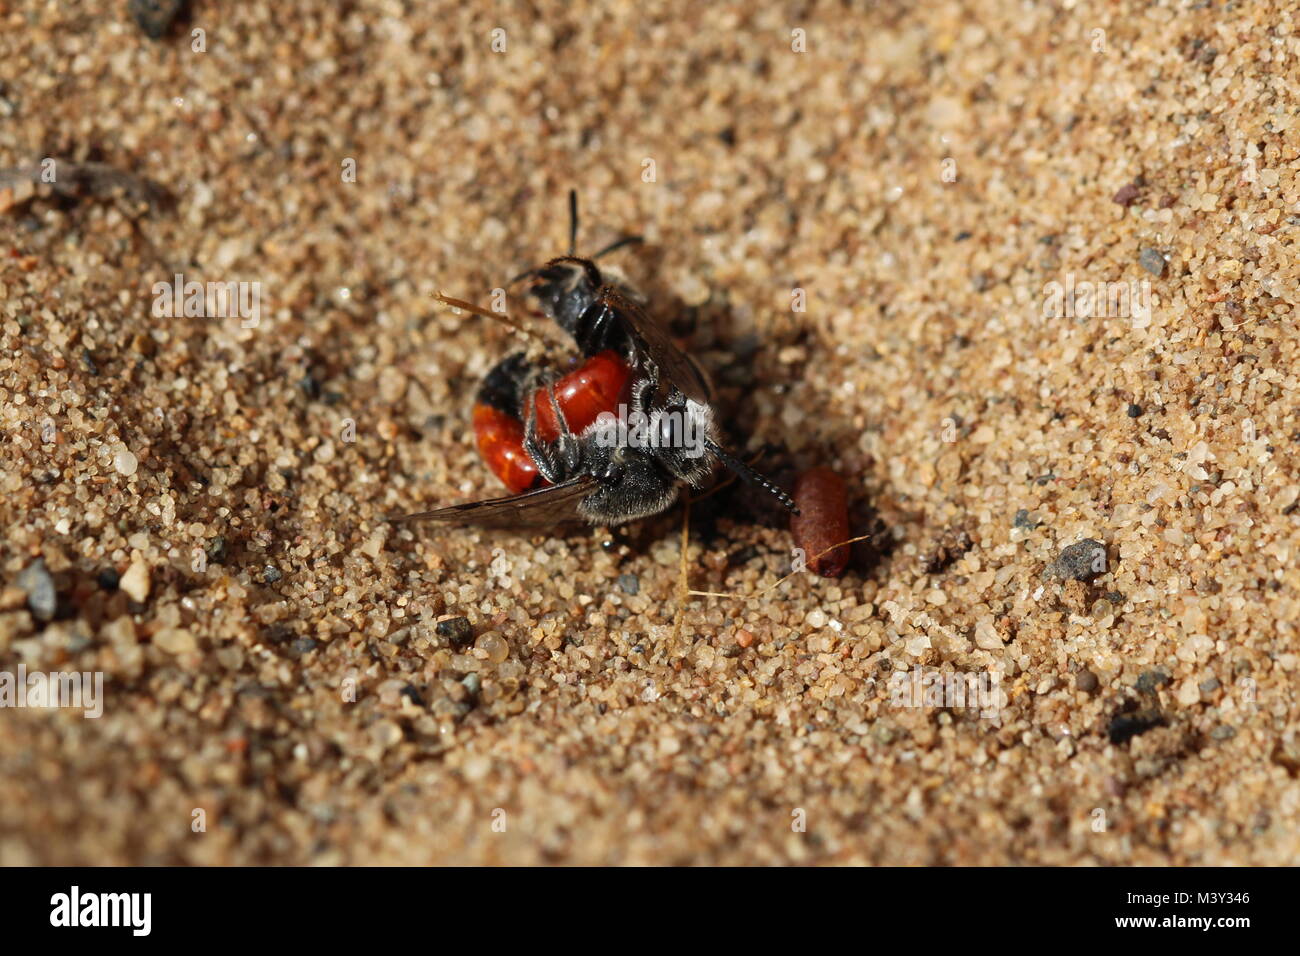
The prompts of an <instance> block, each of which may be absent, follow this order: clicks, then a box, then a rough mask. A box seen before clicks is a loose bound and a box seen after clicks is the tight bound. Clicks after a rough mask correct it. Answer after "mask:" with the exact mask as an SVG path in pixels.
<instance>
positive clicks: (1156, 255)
mask: <svg viewBox="0 0 1300 956" xmlns="http://www.w3.org/2000/svg"><path fill="white" fill-rule="evenodd" d="M1138 264H1139V265H1141V266H1142V268H1143V269H1146V270H1147V272H1149V273H1151V274H1152V275H1153V276H1155V277H1156V278H1157V279H1159V278H1160V277H1161V276H1162V275H1164V274H1165V257H1164V256H1162V255H1161V254H1160V252H1159V250H1157V249H1152V248H1150V247H1147V248H1146V249H1143V250H1142V251H1141V252H1139V253H1138Z"/></svg>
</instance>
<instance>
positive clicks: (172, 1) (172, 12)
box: [126, 0, 184, 40]
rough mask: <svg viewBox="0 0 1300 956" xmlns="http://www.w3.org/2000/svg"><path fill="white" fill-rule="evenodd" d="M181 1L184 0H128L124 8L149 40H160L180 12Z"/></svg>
mask: <svg viewBox="0 0 1300 956" xmlns="http://www.w3.org/2000/svg"><path fill="white" fill-rule="evenodd" d="M183 2H184V0H128V3H127V5H126V8H127V10H128V11H129V12H130V14H131V19H133V20H135V22H136V25H137V26H138V27H139V28H140V29H141V30H143V31H144V33H145V36H147V37H149V39H151V40H160V39H162V38H163V36H165V35H166V33H167V31H168V29H169V28H170V27H171V25H172V21H173V20H175V19H176V15H177V14H179V13H180V12H181V6H182V5H183Z"/></svg>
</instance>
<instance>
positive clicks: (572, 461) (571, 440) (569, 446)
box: [546, 384, 582, 475]
mask: <svg viewBox="0 0 1300 956" xmlns="http://www.w3.org/2000/svg"><path fill="white" fill-rule="evenodd" d="M546 397H547V398H548V399H549V400H550V402H551V411H552V412H553V413H554V414H555V421H556V422H557V423H558V424H559V426H560V437H559V438H558V439H556V445H558V446H559V453H560V457H561V458H562V459H563V460H564V464H565V467H566V468H568V470H569V474H571V475H572V474H575V473H576V472H577V470H578V465H579V464H581V463H582V449H581V448H580V447H579V445H578V439H577V437H576V436H575V435H574V434H573V430H572V429H571V428H569V421H568V419H566V418H565V417H564V412H563V411H562V410H561V408H560V403H559V401H558V400H557V399H556V397H555V386H554V385H553V384H547V386H546Z"/></svg>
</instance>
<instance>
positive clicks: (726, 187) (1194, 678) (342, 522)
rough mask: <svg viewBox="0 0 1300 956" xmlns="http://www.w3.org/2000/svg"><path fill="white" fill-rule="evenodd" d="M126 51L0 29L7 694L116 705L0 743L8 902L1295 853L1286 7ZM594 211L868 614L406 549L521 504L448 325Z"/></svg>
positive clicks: (770, 558)
mask: <svg viewBox="0 0 1300 956" xmlns="http://www.w3.org/2000/svg"><path fill="white" fill-rule="evenodd" d="M104 7H105V5H101V4H88V3H68V4H36V3H31V2H22V0H19V2H16V3H15V2H13V0H9V2H0V167H7V168H10V169H19V170H21V172H19V173H12V174H9V175H8V176H7V177H6V178H3V179H0V345H2V346H3V348H0V415H2V416H3V421H2V422H0V425H2V426H3V427H0V445H3V456H2V457H0V494H2V504H0V509H2V510H0V516H2V519H3V527H4V535H3V542H2V543H0V670H2V671H5V672H16V671H17V669H18V667H19V666H20V665H21V666H22V667H24V668H25V669H26V670H27V671H28V672H33V671H42V672H49V671H59V672H73V671H75V672H88V673H92V674H93V673H94V672H99V673H101V674H102V675H103V694H104V697H103V714H102V716H100V717H98V718H94V719H87V718H85V717H83V715H82V712H81V711H80V710H77V709H75V708H62V709H58V710H47V709H39V708H13V709H4V710H0V863H3V864H28V863H38V864H46V863H62V864H68V863H131V864H146V863H149V864H153V863H188V864H248V863H312V864H380V863H449V864H487V863H512V864H541V863H565V864H592V863H610V864H625V863H655V864H667V863H690V864H717V863H728V864H738V863H739V864H768V863H839V864H853V863H887V864H1005V863H1038V864H1223V863H1253V864H1281V863H1293V862H1295V861H1296V859H1297V854H1298V851H1300V837H1298V836H1297V824H1298V823H1300V781H1297V779H1296V775H1297V772H1298V771H1300V739H1298V738H1297V720H1298V713H1300V712H1298V709H1297V677H1298V672H1300V656H1298V653H1297V652H1298V650H1300V644H1298V642H1297V632H1296V624H1297V619H1298V617H1300V606H1298V605H1297V598H1296V593H1297V586H1300V572H1297V570H1296V560H1297V555H1298V554H1300V551H1298V549H1300V511H1298V510H1297V504H1298V503H1300V478H1298V476H1297V458H1296V456H1295V454H1294V451H1293V447H1294V443H1295V440H1296V438H1297V435H1298V434H1300V421H1297V389H1298V388H1300V378H1298V377H1297V358H1298V350H1297V336H1296V335H1295V332H1294V310H1295V307H1296V303H1297V301H1298V300H1300V288H1298V287H1297V282H1296V280H1297V274H1298V271H1300V267H1297V265H1296V254H1295V246H1296V241H1297V236H1298V235H1300V233H1298V231H1297V230H1298V228H1300V216H1298V215H1297V209H1298V207H1297V202H1298V201H1300V178H1298V176H1297V171H1298V170H1300V155H1298V152H1297V145H1296V144H1297V132H1296V123H1297V115H1300V92H1298V87H1297V82H1298V81H1300V65H1298V64H1297V55H1300V37H1297V34H1296V24H1295V16H1294V10H1293V8H1292V7H1291V6H1290V5H1288V4H1284V3H1266V2H1246V3H1234V4H1229V5H1225V4H1222V3H1200V4H1177V3H1171V2H1157V3H1145V2H1143V3H1137V2H1129V0H1121V2H1116V3H1105V4H1103V3H1084V2H1079V3H1065V4H1062V5H1060V6H1058V7H1056V8H1055V9H1053V8H1049V6H1048V5H1045V4H1043V5H1029V4H1021V3H1012V2H1008V0H972V2H967V3H955V2H946V0H940V2H936V3H933V4H923V5H917V6H916V8H915V9H911V10H909V9H908V8H907V7H905V6H903V5H896V4H882V5H878V6H876V5H872V8H871V9H870V10H869V11H866V12H862V11H853V10H849V9H848V8H847V7H846V5H841V4H826V5H810V6H807V7H801V8H791V9H790V10H785V11H783V10H779V9H775V8H774V9H768V10H766V11H763V12H746V11H745V10H743V9H742V8H741V7H740V6H737V7H734V8H728V7H724V6H713V5H702V4H666V5H657V4H631V3H619V4H592V5H587V4H577V5H570V4H560V3H555V2H551V0H541V2H538V3H535V4H529V5H526V6H514V7H510V8H501V9H499V10H497V11H495V12H490V11H489V10H488V9H487V8H481V7H480V5H476V4H450V3H442V2H435V3H421V4H398V3H392V2H362V3H357V4H345V5H334V4H318V3H308V2H302V0H289V2H285V3H277V4H269V3H262V2H257V3H241V4H235V5H217V4H214V3H210V2H206V0H200V2H197V3H195V4H194V5H193V9H192V11H191V13H190V14H189V18H188V20H187V21H181V22H178V23H177V24H174V25H173V27H172V28H171V30H170V32H168V33H166V34H165V35H164V36H163V37H162V38H161V39H158V40H152V39H150V38H148V37H147V36H146V35H145V34H144V33H143V32H142V31H141V30H140V29H139V27H138V26H137V25H136V24H135V23H133V22H132V21H131V20H130V19H129V17H128V15H127V12H126V4H125V3H123V2H115V3H112V4H108V5H107V9H106V10H105V9H104ZM195 29H200V30H202V31H204V32H203V34H202V35H201V39H202V44H201V45H202V46H203V50H202V52H196V50H195V47H196V46H197V45H199V44H198V42H197V40H196V39H195V35H194V34H193V33H191V31H192V30H195ZM498 30H499V31H504V32H501V33H498V32H494V31H498ZM795 31H801V32H795ZM797 50H802V52H796V51H797ZM45 159H53V160H54V161H55V162H54V169H55V182H54V183H49V182H41V181H40V175H41V170H42V168H43V167H42V161H43V160H45ZM77 164H82V165H80V166H79V165H77ZM86 164H102V167H101V166H93V165H91V166H87V165H86ZM60 170H61V171H62V174H61V177H60V173H59V171H60ZM87 170H89V172H87ZM105 170H109V171H116V173H115V175H114V176H106V175H105ZM353 173H355V175H352V174H353ZM570 188H574V189H576V190H577V191H578V195H579V199H580V203H581V208H582V223H581V234H580V237H579V248H580V250H587V251H592V250H594V249H596V248H599V247H600V246H601V245H604V244H605V243H607V242H609V241H612V240H613V239H615V238H617V237H618V236H620V235H622V234H626V233H629V232H639V233H643V234H644V235H645V236H646V237H647V240H648V242H647V245H646V247H645V248H643V249H632V248H629V249H625V250H621V251H619V252H618V253H615V254H614V255H612V256H610V257H609V260H608V262H609V264H610V265H611V266H617V267H620V268H621V269H623V270H624V271H625V273H626V274H627V275H628V276H629V277H630V278H631V279H633V280H634V281H636V282H637V283H639V284H640V285H641V286H642V287H643V288H644V289H645V290H646V292H647V294H648V296H649V297H650V299H651V302H652V308H653V310H654V311H655V312H656V314H658V315H660V316H662V317H664V319H665V321H668V322H670V323H672V325H673V327H674V329H675V330H676V331H679V332H686V331H691V332H692V343H693V345H692V348H693V350H694V351H695V354H697V355H698V356H699V357H700V359H701V361H702V362H703V363H704V364H705V365H706V366H708V367H710V368H711V369H712V371H713V373H714V375H715V378H716V379H717V381H718V382H719V384H720V399H719V410H720V414H722V415H723V416H724V417H725V420H726V421H727V422H728V424H729V428H730V429H731V432H730V434H731V436H732V438H733V440H735V441H736V442H737V444H738V445H740V446H741V447H742V448H744V449H745V450H746V451H749V452H756V451H757V450H759V449H761V448H764V447H766V448H767V452H766V454H765V457H764V461H763V467H765V468H766V469H767V470H769V471H772V472H773V473H775V474H776V475H777V477H778V478H779V479H780V480H782V481H784V482H786V483H787V487H788V486H789V482H790V480H791V479H792V477H793V476H794V475H795V474H796V473H797V472H798V471H799V470H800V469H803V468H808V467H812V466H814V465H825V466H829V467H832V468H834V469H836V470H837V471H839V472H840V473H841V474H843V475H844V476H845V477H846V479H847V481H848V484H849V488H850V494H851V496H852V498H853V501H854V503H855V523H854V530H855V531H856V532H857V533H868V532H873V531H875V532H878V534H877V539H876V541H875V542H874V545H873V546H872V547H869V548H865V549H864V548H862V547H859V548H858V550H857V553H856V557H855V561H854V563H853V565H852V566H851V567H850V569H849V571H848V572H847V573H846V574H845V576H844V577H842V578H840V579H838V580H827V579H822V578H819V577H816V576H814V575H812V574H809V573H800V574H795V575H794V576H793V577H792V578H791V579H790V580H788V581H786V582H785V583H783V584H781V585H780V586H779V587H776V588H772V587H771V585H772V584H773V583H774V582H776V581H777V580H778V578H780V577H781V576H782V575H783V574H785V573H786V572H788V571H789V570H790V567H791V561H792V555H791V551H790V549H791V541H790V536H789V533H788V530H787V529H786V528H784V527H783V525H782V522H781V520H780V518H779V516H776V515H774V514H773V512H772V510H771V509H770V508H768V507H766V506H765V505H764V504H763V503H762V502H761V501H759V500H758V499H757V498H756V497H755V496H753V495H747V494H745V493H743V492H737V490H736V487H735V486H731V487H729V488H727V489H724V490H723V491H721V492H719V493H717V494H716V495H714V496H713V497H712V498H710V499H707V500H706V501H702V502H700V503H698V504H696V505H695V506H694V508H693V509H692V519H693V520H692V523H691V528H692V534H691V538H690V546H689V550H688V553H687V556H686V557H687V567H688V569H689V580H690V586H691V588H693V589H694V590H698V591H715V592H721V591H726V592H729V593H734V594H735V595H737V596H736V597H734V598H720V597H699V596H695V597H691V598H690V599H689V600H687V601H686V602H685V603H683V602H682V600H681V599H680V593H679V584H680V567H681V558H682V554H681V546H680V542H681V528H682V519H683V515H682V510H681V509H680V508H677V509H674V510H672V511H670V512H668V513H666V514H664V515H662V516H660V517H658V518H655V519H652V520H649V521H646V522H642V523H640V524H639V525H637V526H635V527H633V528H630V529H626V530H624V531H621V532H619V533H617V534H611V533H610V532H609V531H607V530H604V529H578V530H576V531H570V532H566V533H560V534H556V535H532V536H529V535H525V534H516V533H510V532H484V531H474V530H455V529H443V528H436V527H427V526H426V527H416V528H402V527H397V526H393V525H390V524H387V523H386V522H385V521H384V519H385V517H386V516H388V515H391V514H395V513H403V512H408V511H417V510H422V509H425V508H428V507H434V506H437V505H439V504H444V503H451V502H455V501H462V500H469V499H471V498H475V497H484V496H488V495H495V494H498V493H500V492H501V488H500V486H499V485H498V484H497V482H496V480H495V479H494V478H493V477H492V476H491V474H490V473H489V472H488V471H487V469H486V468H485V467H484V466H483V464H482V463H481V462H480V461H479V460H478V457H477V453H476V451H475V449H474V444H473V436H472V434H471V432H470V430H469V428H468V422H469V407H470V404H471V402H472V396H473V391H474V388H475V387H476V384H477V382H478V380H479V378H480V377H481V376H482V374H483V373H484V372H485V371H486V370H487V369H488V368H489V367H490V366H491V365H492V364H493V363H494V362H495V361H497V360H498V359H499V358H501V357H502V356H503V355H504V354H506V352H507V351H508V350H510V349H512V348H515V347H516V346H517V344H518V340H517V338H516V337H514V335H513V334H512V333H511V332H510V331H509V330H508V329H506V328H504V327H501V326H494V325H491V324H490V323H487V322H485V321H484V320H482V319H478V318H474V317H471V316H467V315H463V314H462V315H457V314H454V313H452V312H451V311H450V310H448V309H447V308H445V307H444V306H442V305H439V304H438V303H435V302H434V301H433V300H432V298H431V296H432V295H433V294H434V293H436V292H438V291H440V290H441V291H446V292H447V293H448V294H450V295H453V296H460V297H464V298H466V299H470V300H473V301H475V302H477V303H480V304H482V305H487V304H489V303H490V301H491V297H492V290H494V289H497V288H501V287H503V286H504V285H505V284H506V282H507V281H508V280H509V278H510V277H511V276H513V275H515V274H516V273H518V272H520V271H522V270H523V269H525V268H528V267H530V266H532V265H535V264H537V263H539V262H541V261H543V260H545V259H546V258H548V257H550V256H552V255H555V254H558V253H561V252H563V251H564V247H565V245H566V242H567V236H566V222H565V219H566V216H565V195H566V193H567V191H568V190H569V189H570ZM178 274H179V275H181V276H183V282H191V281H192V282H199V283H208V282H220V283H225V282H243V283H258V284H259V285H258V286H257V287H256V288H257V290H258V291H257V294H258V296H259V299H258V306H259V309H258V313H257V316H256V318H257V322H256V324H255V325H253V324H251V323H250V319H249V317H248V316H243V317H241V316H240V315H239V314H233V315H232V314H227V315H225V316H223V315H218V314H204V315H189V316H186V315H185V314H183V313H184V309H183V308H182V309H181V310H180V311H181V313H182V314H181V315H175V316H168V315H166V314H159V313H160V312H163V311H165V310H164V309H163V307H162V305H161V303H162V302H163V300H164V299H165V298H168V297H169V296H167V295H163V294H160V293H158V292H156V291H155V285H156V284H157V283H166V284H170V283H172V282H173V279H174V277H175V276H176V275H178ZM1143 282H1146V283H1147V285H1146V286H1145V287H1144V286H1142V285H1141V283H1143ZM1085 287H1087V288H1088V290H1089V292H1090V293H1091V292H1092V291H1096V290H1099V291H1100V294H1099V295H1096V296H1093V295H1089V296H1086V297H1077V296H1076V295H1075V293H1077V292H1080V291H1081V290H1083V289H1084V288H1085ZM236 288H238V287H236ZM243 288H244V289H245V291H246V293H247V294H248V295H249V296H251V294H252V292H251V290H252V289H253V288H254V287H253V286H251V285H250V286H245V287H243ZM1130 291H1132V292H1134V293H1135V298H1134V299H1133V300H1132V301H1130V300H1129V299H1128V298H1126V296H1127V295H1128V293H1129V292H1130ZM1147 292H1149V299H1148V298H1147V295H1146V293H1147ZM249 301H250V303H251V299H250V300H249ZM213 302H215V299H210V300H208V302H207V305H206V306H205V308H204V310H203V311H205V312H209V313H215V312H219V311H220V309H219V308H217V307H216V306H214V305H213ZM217 305H219V303H217ZM1130 305H1136V306H1137V307H1136V308H1130ZM1148 305H1149V308H1147V307H1146V306H1148ZM512 310H513V311H514V312H515V314H519V315H522V311H520V303H518V302H515V303H513V305H512ZM226 311H227V313H230V312H231V311H232V310H229V309H228V310H226ZM1088 541H1090V542H1095V544H1084V545H1083V546H1082V548H1078V549H1075V550H1074V551H1072V552H1069V553H1067V554H1066V555H1065V556H1064V557H1062V552H1063V551H1064V550H1065V549H1066V548H1068V547H1070V546H1072V545H1079V544H1081V543H1083V542H1088ZM1098 556H1100V557H1099V562H1098ZM679 611H680V612H681V613H680V618H679ZM458 618H465V619H467V622H466V624H464V625H462V624H456V625H451V624H446V623H443V626H442V627H441V628H440V627H439V626H438V625H439V622H446V621H449V620H453V619H458ZM675 623H676V624H678V625H679V627H678V628H676V629H675V627H674V625H675ZM894 675H899V676H898V677H895V676H894ZM914 675H915V676H914ZM935 675H938V676H937V677H936V676H935ZM967 675H969V676H970V677H972V678H976V679H980V678H982V679H983V680H985V681H986V684H984V685H980V686H981V687H983V688H984V689H986V690H987V691H988V693H987V695H986V699H984V700H982V703H983V704H985V705H986V706H984V707H983V708H982V709H981V708H978V707H976V708H972V707H970V706H964V705H963V702H962V701H957V700H955V698H953V697H951V696H948V697H945V696H943V695H942V694H940V695H939V696H938V697H936V698H926V697H924V695H922V697H920V698H916V697H914V696H913V691H912V689H913V688H916V687H919V688H922V689H923V690H924V689H926V688H929V689H931V690H933V686H932V683H933V681H935V680H943V679H952V678H963V679H964V678H965V676H967ZM914 681H915V683H914ZM949 689H951V688H949ZM965 703H969V702H965Z"/></svg>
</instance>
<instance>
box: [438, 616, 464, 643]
mask: <svg viewBox="0 0 1300 956" xmlns="http://www.w3.org/2000/svg"><path fill="white" fill-rule="evenodd" d="M434 630H436V631H437V632H438V636H439V637H445V638H446V639H447V640H448V641H449V642H450V643H451V646H452V647H466V646H468V645H469V644H470V643H471V642H472V641H473V640H474V628H473V627H472V626H471V625H470V623H469V618H467V617H453V618H448V619H447V620H445V621H439V622H438V623H437V625H435V627H434Z"/></svg>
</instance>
